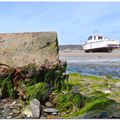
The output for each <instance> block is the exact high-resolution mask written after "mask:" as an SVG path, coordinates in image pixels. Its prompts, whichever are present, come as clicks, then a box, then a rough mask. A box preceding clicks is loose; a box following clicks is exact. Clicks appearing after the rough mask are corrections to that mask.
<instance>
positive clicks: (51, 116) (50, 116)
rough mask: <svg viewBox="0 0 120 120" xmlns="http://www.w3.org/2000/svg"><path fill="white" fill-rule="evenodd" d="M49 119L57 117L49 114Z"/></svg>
mask: <svg viewBox="0 0 120 120" xmlns="http://www.w3.org/2000/svg"><path fill="white" fill-rule="evenodd" d="M47 119H55V116H54V115H48V116H47Z"/></svg>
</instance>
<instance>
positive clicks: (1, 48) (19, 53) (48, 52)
mask: <svg viewBox="0 0 120 120" xmlns="http://www.w3.org/2000/svg"><path fill="white" fill-rule="evenodd" d="M58 50H59V47H58V40H57V33H56V32H25V33H8V34H7V33H6V34H5V33H4V34H0V63H3V64H7V65H9V66H11V67H23V66H25V65H28V64H36V65H37V66H41V65H42V64H44V61H45V60H48V61H49V62H50V64H54V63H56V62H58V58H59V55H58Z"/></svg>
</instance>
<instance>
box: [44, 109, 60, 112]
mask: <svg viewBox="0 0 120 120" xmlns="http://www.w3.org/2000/svg"><path fill="white" fill-rule="evenodd" d="M43 111H44V112H47V113H57V112H59V111H58V110H57V109H55V108H45V109H43Z"/></svg>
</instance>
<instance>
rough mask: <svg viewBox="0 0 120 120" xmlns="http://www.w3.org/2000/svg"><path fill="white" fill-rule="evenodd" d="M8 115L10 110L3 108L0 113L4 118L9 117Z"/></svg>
mask: <svg viewBox="0 0 120 120" xmlns="http://www.w3.org/2000/svg"><path fill="white" fill-rule="evenodd" d="M9 113H11V109H9V108H5V109H4V110H3V111H2V115H3V116H4V117H7V116H8V115H9Z"/></svg>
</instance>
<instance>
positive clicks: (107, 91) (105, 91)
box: [102, 90, 111, 94]
mask: <svg viewBox="0 0 120 120" xmlns="http://www.w3.org/2000/svg"><path fill="white" fill-rule="evenodd" d="M102 92H104V93H106V94H110V93H111V91H110V90H103V91H102Z"/></svg>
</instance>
